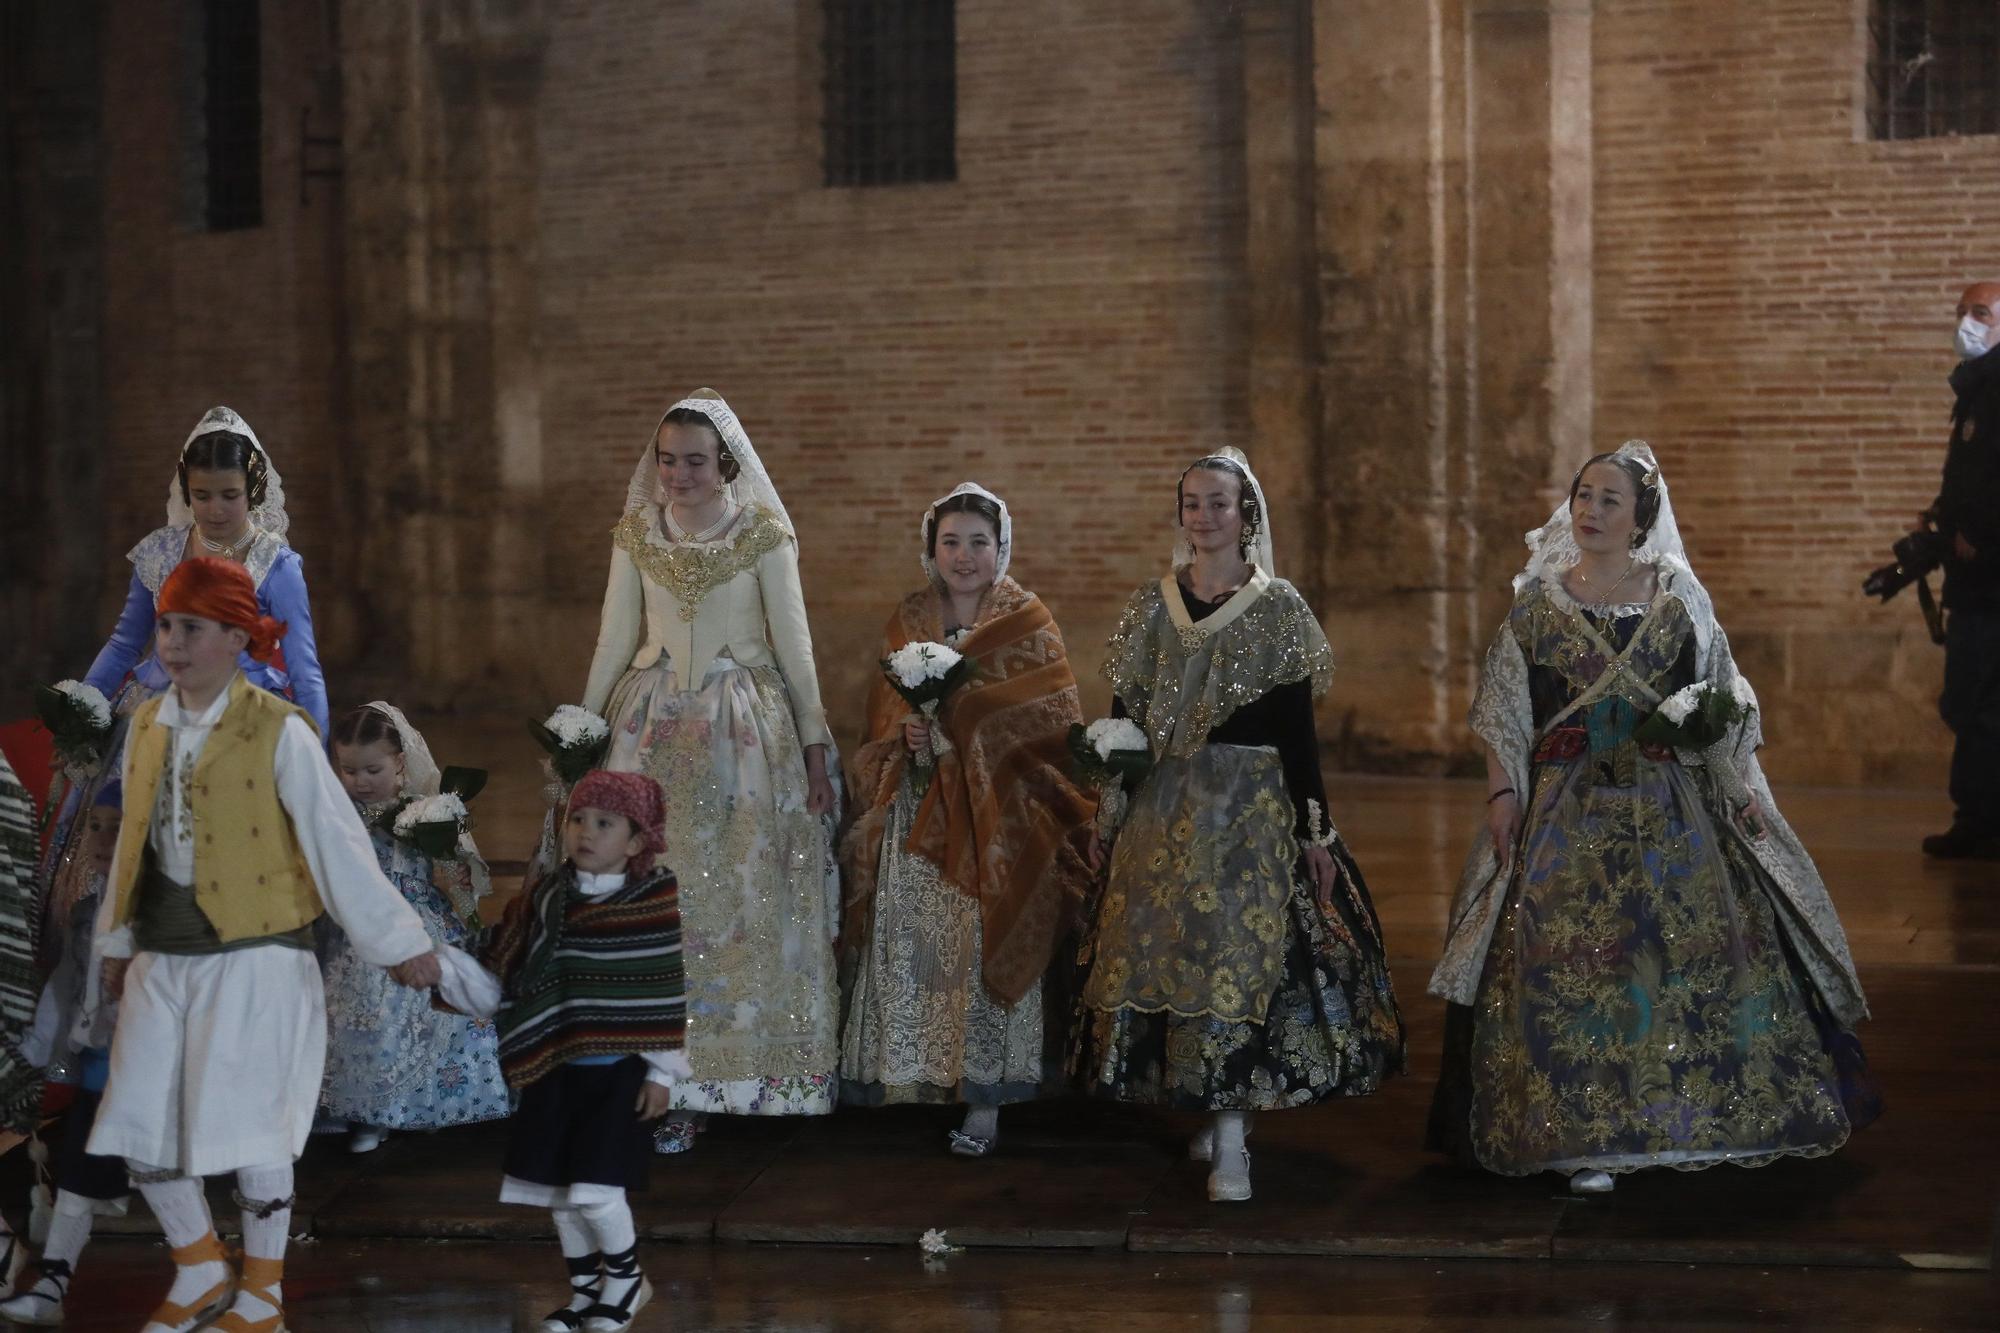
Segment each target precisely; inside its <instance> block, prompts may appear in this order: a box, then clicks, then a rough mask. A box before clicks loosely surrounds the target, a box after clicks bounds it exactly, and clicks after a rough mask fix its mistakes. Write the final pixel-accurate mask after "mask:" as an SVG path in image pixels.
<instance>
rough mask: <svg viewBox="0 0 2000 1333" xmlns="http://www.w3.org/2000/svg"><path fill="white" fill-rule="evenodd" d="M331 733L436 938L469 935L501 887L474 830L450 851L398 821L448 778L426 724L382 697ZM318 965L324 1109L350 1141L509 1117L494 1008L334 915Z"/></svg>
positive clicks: (343, 776) (353, 793)
mask: <svg viewBox="0 0 2000 1333" xmlns="http://www.w3.org/2000/svg"><path fill="white" fill-rule="evenodd" d="M331 740H332V743H333V761H334V771H335V772H336V773H338V774H339V775H340V785H341V786H342V787H344V788H345V789H346V790H347V794H348V795H349V796H350V797H351V798H353V801H354V808H355V810H356V812H357V813H359V814H360V816H361V822H362V823H363V824H364V825H366V826H367V828H368V836H369V839H370V841H372V842H373V843H374V844H375V860H376V863H377V864H379V865H380V866H381V867H382V873H383V875H384V876H386V877H387V878H388V880H389V882H390V883H391V884H393V885H395V886H396V888H397V889H398V890H400V891H401V893H402V895H403V901H405V902H407V903H409V905H410V906H411V907H414V908H415V909H416V910H417V916H418V917H419V918H420V919H421V920H422V921H423V923H424V929H425V930H426V931H428V932H429V933H430V937H431V939H432V941H434V942H435V943H437V944H439V945H446V944H450V945H455V946H458V947H464V945H465V942H466V939H467V937H468V936H469V935H470V934H471V932H472V931H473V930H474V929H476V928H477V927H478V924H479V902H480V900H481V899H482V898H484V897H485V896H486V895H487V894H488V893H490V892H491V891H492V888H493V880H492V876H491V874H490V873H489V872H488V870H487V868H486V861H485V859H484V858H482V857H481V856H480V855H479V848H478V846H477V845H476V844H475V843H474V842H473V840H472V835H471V834H470V833H460V834H459V839H458V847H457V849H456V851H455V853H454V854H453V855H452V856H449V857H445V856H437V857H433V856H431V855H429V854H427V853H425V852H424V851H422V850H421V849H419V848H418V847H417V846H415V845H414V844H413V843H411V842H409V841H407V840H406V839H404V838H402V837H399V836H397V833H396V831H395V820H396V815H397V814H398V813H399V812H400V811H401V810H403V809H404V808H405V807H406V806H407V805H408V804H409V803H410V802H412V801H418V800H423V799H425V798H427V797H432V796H436V795H437V794H438V792H439V790H440V786H441V782H442V779H443V774H442V773H441V772H440V770H439V769H438V766H437V761H436V760H435V759H433V758H431V748H430V746H429V745H428V744H426V743H425V741H424V737H423V733H422V732H420V731H418V730H417V729H416V728H415V727H413V726H411V725H410V720H409V719H408V718H407V717H404V716H403V710H402V709H400V708H398V707H396V706H395V705H394V704H392V703H388V702H386V701H384V700H381V699H377V700H375V701H374V702H373V703H368V704H363V705H362V706H361V707H359V708H356V709H354V710H353V711H351V712H348V713H345V714H343V715H342V716H341V719H340V721H339V722H338V723H336V724H335V726H334V729H333V736H332V737H331ZM320 970H321V971H322V972H323V973H324V974H325V977H326V1024H327V1044H326V1075H325V1082H324V1083H323V1084H322V1085H321V1088H320V1110H321V1113H322V1114H323V1115H324V1116H326V1117H328V1118H329V1120H331V1121H334V1122H345V1123H346V1124H347V1125H348V1126H349V1127H350V1128H351V1130H352V1134H351V1137H350V1138H349V1139H348V1149H349V1151H351V1152H357V1153H365V1152H373V1151H374V1150H375V1149H376V1148H378V1147H380V1146H381V1144H382V1140H383V1138H384V1137H385V1136H386V1134H387V1133H388V1131H390V1130H392V1129H423V1130H431V1129H443V1128H445V1127H446V1126H450V1125H470V1124H475V1123H478V1122H480V1121H483V1120H503V1119H505V1118H506V1117H507V1115H508V1113H509V1112H510V1111H511V1110H512V1103H511V1102H510V1101H509V1100H508V1096H507V1080H506V1079H505V1078H503V1077H502V1076H501V1073H500V1036H499V1029H497V1028H496V1027H494V1025H493V1023H492V1022H491V1021H490V1020H485V1019H477V1018H468V1017H466V1016H464V1015H462V1014H455V1013H447V1012H445V1011H443V1010H440V1009H438V1008H436V1007H434V1006H433V1005H432V1004H431V1001H430V996H429V995H428V994H426V993H424V992H422V991H413V990H411V989H409V988H408V987H407V986H399V985H397V984H396V983H395V982H394V980H392V979H391V978H390V976H389V974H388V973H387V972H384V971H383V970H382V969H381V968H379V967H370V966H369V965H368V964H367V963H366V962H365V961H363V959H362V958H361V957H360V955H358V954H356V953H355V952H354V949H353V946H352V945H350V944H349V943H348V940H347V937H346V936H345V935H344V934H342V933H341V931H340V928H339V927H338V926H334V925H332V923H331V922H329V923H327V930H326V932H325V947H324V949H323V951H322V954H321V958H320ZM327 1127H329V1128H330V1127H331V1126H330V1125H329V1126H327Z"/></svg>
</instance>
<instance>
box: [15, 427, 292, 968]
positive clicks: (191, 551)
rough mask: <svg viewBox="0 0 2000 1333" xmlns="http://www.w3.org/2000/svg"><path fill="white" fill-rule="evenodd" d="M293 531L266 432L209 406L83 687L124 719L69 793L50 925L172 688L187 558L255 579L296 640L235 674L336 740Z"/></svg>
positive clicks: (54, 866)
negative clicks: (157, 608) (132, 755)
mask: <svg viewBox="0 0 2000 1333" xmlns="http://www.w3.org/2000/svg"><path fill="white" fill-rule="evenodd" d="M290 526H291V520H290V518H289V517H288V516H287V515H286V513H285V487H284V483H283V481H282V480H281V479H280V477H279V476H278V469H277V467H276V466H275V465H274V464H273V463H272V462H271V456H270V454H269V453H268V452H267V451H266V450H265V448H264V446H263V444H262V443H261V442H260V441H259V440H258V439H257V436H256V433H255V432H254V431H252V430H251V429H250V426H249V423H247V422H246V421H244V420H243V418H242V417H240V416H238V415H237V414H236V413H235V412H233V411H231V410H230V409H229V408H226V407H212V408H210V409H209V410H208V411H207V412H206V413H204V414H203V415H202V418H201V420H200V421H199V422H197V423H196V424H195V428H194V430H193V431H192V432H191V433H190V434H189V435H188V437H187V440H186V442H185V443H183V444H182V445H181V452H180V458H179V460H178V462H177V463H176V465H175V468H174V476H173V480H172V481H171V482H169V483H168V486H167V525H166V526H165V527H163V528H158V529H156V530H154V531H153V532H152V533H150V534H149V535H148V536H147V537H146V539H145V540H144V541H142V542H140V543H139V544H138V545H137V546H134V547H133V548H132V549H131V551H130V552H128V553H127V555H126V558H127V559H129V560H130V561H131V562H132V584H131V588H130V589H129V590H128V592H127V593H126V597H125V609H124V610H123V611H122V612H120V613H119V616H118V624H117V626H116V627H115V628H114V629H113V630H112V631H111V637H110V639H109V640H107V641H106V642H105V645H104V647H103V648H102V649H101V650H100V651H99V652H98V654H97V660H96V661H94V662H92V663H91V666H90V671H89V673H88V674H87V675H86V676H85V677H84V683H85V684H87V685H91V686H94V687H95V688H96V689H97V690H98V691H99V692H100V693H102V694H103V695H104V697H105V698H106V699H108V700H110V702H111V712H112V717H113V718H114V719H115V721H114V724H113V730H112V734H111V740H110V744H109V746H108V747H107V751H106V754H105V756H104V759H103V761H102V762H101V763H100V764H99V766H98V769H97V772H96V774H95V775H94V776H92V777H91V778H89V779H87V780H86V781H84V782H82V783H79V784H76V785H74V786H72V788H71V789H70V791H69V792H68V794H67V798H66V800H65V801H64V803H63V807H62V809H63V812H64V813H63V816H62V818H61V819H60V821H59V822H58V824H57V827H56V832H55V835H54V836H53V837H52V838H51V839H50V842H49V846H48V849H47V852H46V853H45V855H44V859H43V863H42V878H43V884H44V886H45V888H44V892H45V893H46V894H47V895H48V897H49V899H50V900H51V907H52V908H53V909H54V910H53V911H52V913H51V919H53V918H54V917H55V916H63V917H65V918H66V917H67V914H68V911H67V909H68V905H71V904H74V903H75V902H76V900H77V899H78V898H80V897H81V896H83V894H84V893H85V892H87V891H88V888H89V882H90V864H89V863H90V858H89V854H88V848H87V845H86V839H85V838H84V837H83V830H82V827H81V825H82V820H81V818H80V815H81V813H82V812H83V811H85V810H88V809H89V808H90V806H91V802H92V801H94V800H95V799H96V788H97V787H98V786H99V785H100V784H101V783H104V782H107V781H112V780H115V779H116V778H117V776H118V766H119V762H120V756H121V754H122V752H123V747H124V737H125V730H126V727H127V724H128V720H129V719H130V717H131V715H132V714H133V713H135V712H137V711H138V708H139V705H141V704H143V703H145V702H146V701H147V700H149V699H152V698H154V697H156V696H157V695H159V694H160V693H161V692H162V691H164V690H165V689H166V688H167V673H166V670H165V669H164V668H163V667H162V666H161V665H160V663H159V660H158V658H157V657H156V656H154V654H153V652H152V647H153V629H154V623H155V620H156V617H155V616H154V614H153V604H154V601H155V599H157V598H158V596H159V592H160V586H161V584H163V583H164V582H166V578H167V575H169V574H171V573H173V571H174V568H175V566H177V565H179V564H180V562H181V561H182V560H184V559H187V558H188V557H189V556H212V557H217V558H220V559H226V560H232V561H234V562H236V563H237V564H239V565H242V566H243V568H244V569H245V571H247V572H248V573H249V575H250V581H251V582H252V583H253V584H255V585H256V588H257V609H258V611H259V612H260V613H261V614H263V615H266V616H269V617H271V618H272V619H274V620H279V621H282V622H284V623H285V624H287V625H289V626H291V631H290V633H288V634H287V635H286V636H285V640H284V643H283V645H282V646H281V647H280V648H279V650H278V652H277V654H276V655H275V656H274V657H273V658H272V659H271V660H270V661H268V662H258V661H254V660H252V659H251V657H250V656H249V655H248V654H247V653H246V654H245V655H244V656H243V657H242V658H241V659H240V660H239V662H238V663H237V665H238V667H239V668H240V669H241V670H242V672H243V676H244V678H245V679H246V680H248V681H250V682H251V683H252V684H254V685H256V686H258V687H259V688H261V689H266V690H269V691H271V692H272V693H273V694H277V695H280V696H282V697H284V698H285V699H288V700H290V701H291V702H292V703H295V704H297V705H298V706H299V707H300V708H303V709H304V710H305V711H306V713H307V714H308V715H309V716H310V717H311V718H312V720H313V722H314V724H315V725H316V726H318V728H319V731H320V735H322V736H324V735H325V734H326V727H327V710H326V681H325V678H324V677H323V676H322V675H321V674H320V666H319V647H318V643H317V641H316V640H315V639H314V637H313V623H312V606H311V603H310V601H309V600H308V598H307V596H306V579H305V567H304V565H303V563H302V562H301V561H300V559H299V556H298V552H296V551H294V550H293V549H292V548H291V547H290V546H289V545H287V544H286V540H285V534H286V532H287V531H288V530H289V528H290ZM49 943H50V944H51V945H54V944H56V943H57V942H55V941H50V942H49Z"/></svg>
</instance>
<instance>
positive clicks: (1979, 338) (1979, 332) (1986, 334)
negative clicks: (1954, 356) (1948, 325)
mask: <svg viewBox="0 0 2000 1333" xmlns="http://www.w3.org/2000/svg"><path fill="white" fill-rule="evenodd" d="M1992 336H1993V330H1992V329H1990V328H1988V327H1986V325H1984V324H1981V323H1980V322H1979V321H1978V320H1976V319H1974V318H1973V317H1972V316H1970V315H1967V316H1966V317H1965V318H1964V319H1961V320H1960V321H1958V332H1957V333H1956V334H1954V335H1952V340H1951V343H1952V346H1953V347H1955V348H1956V349H1957V350H1958V359H1959V360H1961V361H1970V360H1972V359H1973V358H1974V357H1979V356H1985V355H1986V349H1987V347H1988V345H1989V343H1988V339H1990V338H1991V337H1992Z"/></svg>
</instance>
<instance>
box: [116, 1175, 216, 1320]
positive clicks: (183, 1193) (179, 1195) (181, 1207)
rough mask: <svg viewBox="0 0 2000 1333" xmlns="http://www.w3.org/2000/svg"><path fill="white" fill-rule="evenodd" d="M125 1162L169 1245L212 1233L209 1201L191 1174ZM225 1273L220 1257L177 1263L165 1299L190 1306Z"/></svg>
mask: <svg viewBox="0 0 2000 1333" xmlns="http://www.w3.org/2000/svg"><path fill="white" fill-rule="evenodd" d="M128 1165H129V1166H130V1167H131V1169H132V1183H133V1184H135V1185H137V1186H138V1187H139V1193H140V1195H141V1196H143V1197H144V1198H145V1200H146V1206H147V1207H148V1208H151V1209H152V1210H153V1216H154V1217H156V1218H158V1219H159V1222H160V1230H161V1231H163V1232H165V1233H166V1237H167V1244H168V1245H169V1246H171V1247H172V1248H174V1249H176V1250H178V1249H181V1248H183V1247H185V1246H188V1245H192V1244H194V1243H195V1242H196V1241H198V1240H200V1239H201V1238H202V1237H204V1236H208V1235H211V1234H213V1233H214V1231H215V1222H214V1219H212V1218H211V1217H210V1216H209V1215H208V1200H207V1198H205V1197H204V1196H203V1195H202V1192H201V1182H200V1181H199V1180H196V1179H194V1178H193V1177H191V1176H179V1175H176V1176H166V1175H165V1172H164V1171H163V1170H162V1169H161V1168H159V1167H155V1166H148V1165H146V1164H145V1163H144V1162H131V1163H128ZM163 1176H164V1177H165V1178H164V1179H162V1178H161V1177H163ZM228 1276H229V1265H227V1264H225V1263H223V1262H222V1261H221V1260H219V1259H209V1260H204V1261H203V1262H201V1263H198V1264H179V1265H177V1266H176V1268H175V1272H174V1285H173V1286H172V1287H170V1288H169V1289H168V1290H167V1299H168V1300H170V1301H172V1302H173V1303H174V1304H176V1305H192V1304H194V1302H195V1301H197V1300H199V1299H200V1298H201V1297H202V1296H204V1295H206V1294H207V1293H208V1292H209V1291H211V1290H213V1289H214V1287H215V1284H216V1283H218V1282H221V1281H224V1280H225V1279H227V1278H228Z"/></svg>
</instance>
